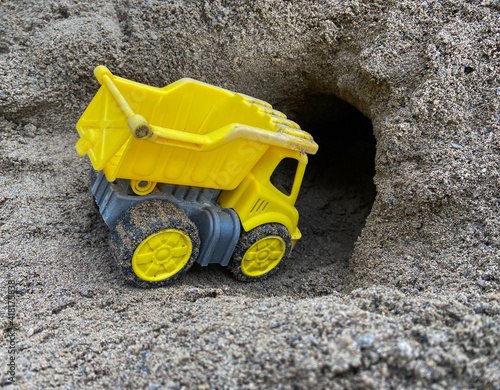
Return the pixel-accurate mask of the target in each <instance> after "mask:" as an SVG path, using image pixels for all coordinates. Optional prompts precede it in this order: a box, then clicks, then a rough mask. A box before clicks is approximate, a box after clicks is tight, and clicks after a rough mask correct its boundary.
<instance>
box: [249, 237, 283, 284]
mask: <svg viewBox="0 0 500 390" xmlns="http://www.w3.org/2000/svg"><path fill="white" fill-rule="evenodd" d="M285 251H286V245H285V241H284V240H283V239H282V238H281V237H279V236H267V237H264V238H263V239H261V240H259V241H257V242H256V243H255V244H253V245H252V246H251V247H250V248H248V250H247V251H246V252H245V255H244V256H243V259H242V260H241V271H242V272H243V273H244V274H245V275H247V276H254V277H255V276H261V275H264V274H266V273H268V272H269V271H271V270H272V269H273V268H274V267H276V266H277V265H278V263H279V262H280V261H281V259H282V258H283V255H284V254H285Z"/></svg>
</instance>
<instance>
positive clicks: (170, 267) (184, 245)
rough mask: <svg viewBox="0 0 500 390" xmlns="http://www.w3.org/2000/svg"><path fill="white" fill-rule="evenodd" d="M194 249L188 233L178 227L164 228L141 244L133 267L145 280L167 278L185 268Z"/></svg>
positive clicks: (134, 258)
mask: <svg viewBox="0 0 500 390" xmlns="http://www.w3.org/2000/svg"><path fill="white" fill-rule="evenodd" d="M192 249H193V245H192V243H191V239H190V238H189V236H188V235H187V234H185V233H183V232H182V231H180V230H177V229H168V230H163V231H161V232H158V233H155V234H152V235H150V236H149V237H148V238H146V239H145V240H144V241H142V242H141V243H140V244H139V246H138V247H137V249H136V250H135V252H134V257H132V269H133V270H134V272H135V274H136V275H137V276H138V277H139V278H141V279H143V280H147V281H149V282H156V281H160V280H165V279H168V278H170V277H171V276H174V275H175V274H176V273H177V272H179V271H180V270H181V269H183V268H184V266H185V265H186V263H187V262H188V261H189V258H190V257H191V251H192Z"/></svg>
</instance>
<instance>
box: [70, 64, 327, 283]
mask: <svg viewBox="0 0 500 390" xmlns="http://www.w3.org/2000/svg"><path fill="white" fill-rule="evenodd" d="M94 74H95V76H96V78H97V80H98V81H99V83H100V84H101V88H100V89H99V91H98V92H97V94H96V95H95V97H94V98H93V100H92V102H91V103H90V104H89V106H88V107H87V109H86V110H85V112H84V113H83V115H82V117H81V118H80V120H79V121H78V123H77V125H76V127H77V130H78V133H79V134H80V140H79V141H78V142H77V144H76V150H77V152H78V153H79V154H80V155H81V156H83V155H85V154H87V155H88V156H89V158H90V161H91V162H92V165H93V167H94V169H95V171H100V172H99V173H98V174H97V172H95V173H96V174H95V175H94V177H93V179H92V182H93V183H92V192H93V194H94V196H95V199H96V203H97V205H98V207H99V211H100V213H101V215H102V217H103V219H104V222H105V223H106V224H107V225H108V227H109V228H110V229H111V234H110V246H111V248H112V250H113V252H114V255H115V258H116V260H117V262H118V264H119V265H120V267H121V269H122V272H123V274H124V275H125V277H126V278H127V279H128V280H130V281H132V282H133V283H135V284H138V285H141V286H157V285H165V284H169V283H171V282H173V281H174V280H175V279H177V278H178V277H179V276H181V275H182V274H184V273H185V272H186V271H187V270H188V269H189V267H190V266H191V265H192V264H193V263H194V262H195V261H197V262H198V263H199V264H201V265H202V266H205V265H208V264H211V263H217V264H221V265H223V266H228V267H229V269H230V270H231V272H232V273H233V275H234V276H235V277H236V278H237V279H238V280H242V281H253V280H259V279H262V278H264V277H266V276H267V275H269V274H271V273H273V272H274V271H275V270H276V266H277V265H278V264H279V263H280V261H281V260H282V259H283V258H285V257H286V256H288V254H289V253H290V251H291V249H292V248H293V246H294V244H295V242H296V241H297V240H298V239H299V238H300V236H301V234H300V231H299V229H298V228H297V223H298V218H299V214H298V212H297V210H296V208H295V206H294V205H295V201H296V199H297V195H298V193H299V189H300V186H301V184H302V178H303V176H304V171H305V167H306V164H307V153H309V154H314V153H316V151H317V149H318V145H317V144H316V143H315V142H314V140H313V139H312V137H311V136H310V135H309V134H308V133H306V132H305V131H302V130H301V129H300V128H299V126H298V125H297V124H296V123H294V122H292V121H290V120H288V119H286V116H285V115H283V114H282V113H281V112H279V111H276V110H273V109H272V107H271V106H270V105H269V104H267V103H266V102H263V101H261V100H257V99H254V98H252V97H249V96H245V95H242V94H238V93H234V92H230V91H228V90H225V89H222V88H217V87H214V86H211V85H208V84H205V83H202V82H199V81H195V80H191V79H181V80H179V81H177V82H175V83H173V84H170V85H168V86H166V87H164V88H155V87H151V86H148V85H144V84H139V83H136V82H133V81H129V80H126V79H123V78H120V77H117V76H114V75H112V74H111V72H110V71H109V70H108V69H107V68H105V67H104V66H98V67H97V68H96V69H95V71H94ZM290 163H292V164H291V165H292V166H293V168H292V169H294V170H295V176H294V179H293V183H292V184H291V186H290V188H288V189H286V188H284V187H282V186H281V185H280V184H278V183H277V181H276V179H278V177H277V176H279V172H280V170H281V167H282V166H287V165H288V166H290Z"/></svg>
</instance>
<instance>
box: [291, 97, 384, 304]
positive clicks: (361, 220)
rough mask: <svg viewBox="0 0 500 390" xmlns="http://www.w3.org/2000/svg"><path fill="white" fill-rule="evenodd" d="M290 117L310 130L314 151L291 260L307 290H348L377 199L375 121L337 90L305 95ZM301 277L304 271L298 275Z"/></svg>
mask: <svg viewBox="0 0 500 390" xmlns="http://www.w3.org/2000/svg"><path fill="white" fill-rule="evenodd" d="M304 102H305V103H304V104H303V105H302V106H301V108H300V109H298V110H296V111H295V113H294V114H293V115H290V118H291V119H293V120H295V121H297V123H299V124H300V126H301V127H302V128H303V129H304V130H306V131H308V132H310V133H311V134H312V135H313V137H314V139H315V140H316V142H317V143H318V144H319V151H318V153H317V154H316V155H315V156H310V158H309V165H308V167H307V171H306V175H305V179H304V183H303V185H302V189H301V193H300V195H299V199H298V201H297V209H298V210H299V212H300V222H299V226H300V229H301V231H302V234H303V239H302V240H301V241H300V242H299V243H298V245H297V247H296V250H295V253H294V255H293V259H292V261H293V262H294V263H295V265H294V266H293V267H296V268H297V269H295V271H294V273H295V274H296V275H297V276H299V275H300V274H302V277H303V278H305V279H303V282H305V284H306V285H307V284H309V285H310V289H308V288H307V287H305V289H306V290H309V291H303V292H305V293H306V295H322V294H328V293H330V292H332V291H333V290H336V291H342V290H344V287H345V286H344V281H345V278H346V276H347V272H348V268H349V260H350V258H351V255H352V251H353V249H354V244H355V242H356V240H357V238H358V237H359V235H360V233H361V230H362V229H363V227H364V225H365V221H366V217H367V216H368V214H369V213H370V211H371V208H372V205H373V202H374V200H375V195H376V190H375V185H374V184H373V177H374V175H375V149H376V142H375V137H374V135H373V127H372V123H371V121H370V120H369V119H368V118H367V117H365V116H364V115H363V114H361V113H360V112H359V111H358V110H357V109H356V108H354V107H353V106H351V105H350V104H348V103H347V102H345V101H343V100H341V99H339V98H337V97H336V96H334V95H314V96H307V97H306V99H304ZM299 277H300V276H299Z"/></svg>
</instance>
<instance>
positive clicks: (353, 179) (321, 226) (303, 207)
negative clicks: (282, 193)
mask: <svg viewBox="0 0 500 390" xmlns="http://www.w3.org/2000/svg"><path fill="white" fill-rule="evenodd" d="M274 108H276V109H277V110H280V111H282V112H284V113H286V115H287V116H288V118H289V119H291V120H293V121H295V122H297V123H298V124H299V125H300V127H301V128H302V129H304V130H306V131H307V132H309V133H311V134H312V136H313V137H314V139H315V141H316V142H317V143H318V144H319V151H318V153H317V154H316V155H313V156H309V163H308V166H307V169H306V172H305V176H304V181H303V183H302V187H301V189H300V193H299V197H298V200H297V203H296V207H297V209H298V211H299V215H300V216H299V229H300V230H301V232H302V239H301V240H299V241H298V243H297V245H296V246H295V248H294V250H293V252H292V254H291V256H290V257H289V258H288V259H286V261H283V262H282V264H281V265H280V267H279V270H278V272H276V273H275V274H273V275H272V276H270V277H269V278H268V279H265V280H263V281H260V282H258V283H248V284H246V283H241V282H237V281H234V280H233V278H232V277H231V276H230V275H229V272H226V273H225V275H226V276H227V278H226V279H225V283H226V287H227V288H229V290H225V291H226V293H228V294H229V293H230V294H237V295H239V294H241V295H243V296H246V297H248V296H254V297H262V296H265V295H269V296H293V297H300V298H305V297H316V296H321V295H328V294H332V293H335V292H338V293H344V292H347V291H348V286H346V285H345V281H346V276H347V274H348V270H349V261H350V258H351V256H352V252H353V249H354V244H355V242H356V240H357V238H358V237H359V235H360V233H361V230H362V229H363V227H364V225H365V221H366V217H367V216H368V214H369V213H370V211H371V208H372V205H373V201H374V199H375V195H376V190H375V186H374V184H373V177H374V175H375V164H374V161H375V149H376V145H375V137H374V135H373V128H372V124H371V121H370V120H369V119H368V118H366V117H365V116H364V115H362V114H361V113H360V112H359V111H358V110H356V108H354V107H353V106H351V105H350V104H348V103H346V102H345V101H343V100H341V99H339V98H337V97H336V96H333V95H309V96H306V97H305V98H304V100H303V102H301V103H299V102H294V104H289V102H287V104H286V106H285V105H280V104H275V105H274ZM294 172H295V169H288V170H285V171H284V172H281V174H280V175H278V176H277V177H276V181H277V183H278V184H279V185H280V187H283V188H284V189H285V190H286V187H287V184H288V186H290V183H293V180H294ZM280 187H278V188H280ZM226 271H227V270H226ZM220 272H221V270H220V269H219V267H217V266H214V267H212V266H208V267H199V266H197V265H195V266H193V267H192V268H191V269H190V271H189V272H188V273H187V274H186V275H185V277H184V279H185V280H186V282H187V283H191V284H193V285H196V286H197V287H207V288H208V287H210V286H213V285H217V284H220V281H217V280H218V279H217V278H218V277H219V276H220ZM200 275H203V276H200Z"/></svg>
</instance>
